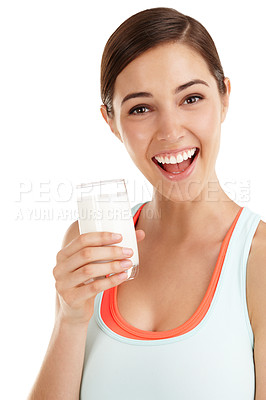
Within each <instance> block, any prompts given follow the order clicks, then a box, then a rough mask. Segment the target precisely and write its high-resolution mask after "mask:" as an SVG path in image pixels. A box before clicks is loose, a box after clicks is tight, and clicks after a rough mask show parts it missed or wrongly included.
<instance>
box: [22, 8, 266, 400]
mask: <svg viewBox="0 0 266 400" xmlns="http://www.w3.org/2000/svg"><path fill="white" fill-rule="evenodd" d="M101 68H102V69H101V93H102V101H103V105H102V106H101V113H102V115H103V117H104V119H105V121H106V122H107V123H108V125H109V126H110V128H111V130H112V132H113V133H114V134H115V135H116V136H117V137H118V139H119V140H121V142H122V143H123V144H124V145H125V147H126V149H127V151H128V153H129V155H130V157H131V158H132V160H133V161H134V163H135V164H136V166H137V167H138V168H139V170H140V171H141V172H142V173H143V175H144V176H145V177H146V178H147V179H148V180H149V182H150V183H151V184H152V185H153V187H154V193H153V198H152V200H151V201H150V202H147V203H144V204H139V205H137V206H136V207H134V209H133V210H132V212H133V215H134V222H135V229H136V237H137V240H138V246H139V255H140V272H139V275H138V277H137V279H134V280H131V281H127V282H126V281H125V280H126V276H125V275H126V274H125V273H123V272H122V271H124V269H127V268H130V266H131V263H130V261H129V258H130V256H131V255H132V251H130V250H128V251H125V252H123V249H122V248H121V247H120V246H119V242H120V241H121V237H120V238H119V237H113V236H112V233H107V232H105V233H89V234H83V235H79V230H78V224H77V222H75V223H73V224H72V225H71V226H70V228H69V229H68V231H67V232H66V235H65V238H64V241H63V247H62V249H61V250H60V251H59V253H58V255H57V264H56V266H55V268H54V271H53V272H54V277H55V280H56V290H57V311H56V321H55V327H54V331H53V333H52V337H51V341H50V344H49V348H48V350H47V354H46V357H45V360H44V362H43V365H42V368H41V371H40V373H39V376H38V378H37V380H36V383H35V385H34V388H33V389H32V393H31V395H30V397H29V398H30V399H44V398H47V399H48V398H49V399H64V400H68V399H71V400H73V399H78V398H80V399H82V400H85V399H90V400H93V399H97V400H102V399H107V398H108V399H127V400H129V399H134V400H135V399H137V400H140V399H145V400H147V399H162V398H164V399H172V398H173V399H182V400H185V399H193V400H194V399H204V400H208V399H212V400H213V399H215V400H220V399H221V400H225V399H226V400H231V399H232V400H236V399H239V400H251V399H254V398H255V399H256V400H263V399H265V398H266V313H265V312H264V310H265V306H266V290H265V288H266V268H265V265H266V252H265V238H266V224H265V223H264V222H263V221H261V218H260V216H259V215H257V214H255V213H253V212H252V211H251V210H249V209H248V208H246V207H240V206H239V205H238V204H237V203H235V202H233V201H232V200H231V199H230V198H229V197H228V196H227V195H226V193H225V192H224V191H223V189H222V188H221V186H220V184H219V181H218V178H217V176H216V172H215V162H216V158H217V154H218V151H219V144H220V134H221V124H222V122H223V121H224V119H225V117H226V113H227V110H228V104H229V95H230V81H229V79H228V78H225V77H224V73H223V69H222V66H221V63H220V60H219V56H218V54H217V51H216V48H215V45H214V43H213V41H212V39H211V37H210V36H209V34H208V32H207V31H206V30H205V28H204V27H203V26H202V25H201V24H200V23H199V22H198V21H196V20H194V19H193V18H190V17H188V16H185V15H183V14H180V13H179V12H177V11H176V10H173V9H168V8H155V9H150V10H145V11H143V12H140V13H138V14H136V15H134V16H132V17H131V18H129V19H128V20H127V21H125V22H124V23H123V24H122V25H121V26H120V27H119V28H118V29H117V30H116V31H115V32H114V34H113V35H112V36H111V37H110V39H109V40H108V42H107V44H106V47H105V49H104V53H103V58H102V67H101ZM229 162H230V160H229ZM151 216H152V217H151ZM143 239H144V240H143ZM111 244H116V245H117V246H108V245H111ZM126 250H127V249H126ZM110 259H112V260H114V261H112V262H107V263H104V264H101V265H99V264H98V265H97V264H95V262H97V261H101V260H110ZM112 272H116V273H117V274H116V275H113V276H111V277H108V278H105V279H98V280H95V281H94V282H91V283H88V284H86V285H84V282H86V281H88V279H90V278H95V277H98V276H102V275H108V274H110V273H112ZM79 396H80V397H79Z"/></svg>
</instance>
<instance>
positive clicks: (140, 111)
mask: <svg viewBox="0 0 266 400" xmlns="http://www.w3.org/2000/svg"><path fill="white" fill-rule="evenodd" d="M148 111H149V108H148V107H146V106H137V107H134V108H132V109H131V110H130V111H129V114H133V115H137V114H145V113H147V112H148Z"/></svg>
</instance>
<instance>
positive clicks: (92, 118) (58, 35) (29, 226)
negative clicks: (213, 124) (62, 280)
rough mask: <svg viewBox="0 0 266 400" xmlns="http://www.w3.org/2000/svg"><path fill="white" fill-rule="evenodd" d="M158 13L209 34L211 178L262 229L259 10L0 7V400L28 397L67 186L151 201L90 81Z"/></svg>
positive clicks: (132, 5)
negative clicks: (120, 184)
mask: <svg viewBox="0 0 266 400" xmlns="http://www.w3.org/2000/svg"><path fill="white" fill-rule="evenodd" d="M156 6H166V7H173V8H176V9H177V10H179V11H181V12H183V13H185V14H188V15H190V16H192V17H194V18H196V19H198V20H199V21H200V22H201V23H202V24H203V25H204V26H205V27H206V28H207V30H208V31H209V32H210V34H211V35H212V37H213V39H214V41H215V43H216V46H217V48H218V52H219V55H220V58H221V61H222V65H223V68H224V71H225V75H226V76H229V77H230V79H231V84H232V94H231V103H230V110H229V113H228V115H227V119H226V121H225V122H224V124H223V126H222V139H221V148H220V154H219V157H218V160H217V168H216V170H217V174H218V177H219V179H220V182H221V185H222V186H224V188H225V190H226V191H227V193H228V195H229V196H230V197H231V198H232V199H233V200H234V201H236V202H237V203H238V204H239V205H241V206H248V207H249V208H251V209H252V210H253V211H255V212H257V213H259V214H260V215H261V216H262V219H264V220H265V219H266V202H265V200H266V189H265V172H266V169H265V137H266V128H265V91H266V83H265V78H264V76H265V70H266V63H265V56H264V49H265V20H264V17H265V9H264V5H263V2H262V1H260V0H253V1H252V3H251V2H250V1H243V0H242V1H231V0H230V1H222V2H218V3H217V2H215V1H213V0H205V1H204V0H201V1H198V0H190V1H184V0H183V1H178V0H175V1H170V0H169V1H163V0H162V1H154V0H153V1H151V0H146V1H145V2H143V1H140V0H135V1H133V2H126V1H124V2H116V1H98V2H97V1H96V2H90V1H88V0H87V1H79V0H76V1H68V0H64V1H59V0H52V1H51V0H46V1H38V0H32V1H29V0H24V1H12V0H6V1H2V2H1V6H0V40H1V44H0V57H1V62H0V80H1V82H0V83H1V86H0V96H1V105H0V106H1V118H0V124H1V192H2V194H1V204H2V206H1V222H2V224H1V225H2V235H1V244H2V246H1V261H2V263H1V264H2V265H1V290H0V294H1V342H0V344H1V349H0V350H1V351H0V354H1V363H2V364H3V369H2V371H4V375H5V376H3V374H2V383H1V388H0V392H1V393H0V398H1V399H5V400H8V399H12V400H13V399H14V400H18V399H25V398H26V396H27V394H28V392H29V390H30V388H31V386H32V384H33V382H34V380H35V377H36V375H37V373H38V371H39V368H40V366H41V362H42V360H43V357H44V354H45V352H46V348H47V345H48V342H49V338H50V334H51V331H52V327H53V322H54V302H55V290H54V279H53V276H52V269H53V267H54V265H55V256H56V253H57V252H58V251H59V249H60V246H61V242H62V238H63V235H64V232H65V230H66V229H67V227H68V226H69V225H70V224H71V223H72V222H73V221H74V220H75V219H76V216H75V212H76V208H75V207H76V205H75V198H74V196H73V195H72V189H73V187H74V185H75V184H77V183H80V182H86V181H90V180H96V179H108V178H123V177H124V178H125V179H126V180H127V182H128V185H129V189H130V199H131V202H132V206H133V205H134V204H136V203H138V202H140V201H146V200H149V199H150V198H151V193H152V192H151V187H150V185H149V184H148V183H147V182H146V180H145V178H143V177H142V175H141V173H140V172H139V171H138V170H137V168H136V167H135V166H134V164H133V163H132V161H131V159H130V157H129V156H128V154H127V152H126V150H125V149H124V148H123V145H122V144H121V143H120V142H119V141H118V140H117V139H116V138H115V137H114V136H113V135H112V133H111V132H110V131H109V128H108V126H107V125H106V124H105V122H104V121H103V119H102V117H101V114H100V111H99V107H100V104H101V100H100V89H99V76H100V61H101V54H102V51H103V48H104V45H105V42H106V41H107V39H108V37H109V36H110V35H111V34H112V32H113V31H114V30H115V29H116V28H117V27H118V25H120V23H122V21H123V20H124V19H126V18H128V17H129V16H130V15H132V14H134V13H136V12H138V11H141V10H143V9H145V8H150V7H156ZM134 185H135V186H134ZM21 192H23V193H21Z"/></svg>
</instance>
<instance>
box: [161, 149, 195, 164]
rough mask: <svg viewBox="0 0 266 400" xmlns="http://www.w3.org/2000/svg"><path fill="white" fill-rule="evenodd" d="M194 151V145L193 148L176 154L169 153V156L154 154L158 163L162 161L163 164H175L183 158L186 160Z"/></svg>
mask: <svg viewBox="0 0 266 400" xmlns="http://www.w3.org/2000/svg"><path fill="white" fill-rule="evenodd" d="M195 151H196V147H194V148H193V149H190V150H187V151H183V152H181V153H179V154H177V155H171V156H170V157H168V156H156V157H155V159H156V160H157V161H158V162H159V163H163V164H165V163H166V164H177V163H181V162H182V161H184V160H187V159H188V158H191V157H192V156H193V155H194V154H195Z"/></svg>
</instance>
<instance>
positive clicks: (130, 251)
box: [122, 247, 133, 256]
mask: <svg viewBox="0 0 266 400" xmlns="http://www.w3.org/2000/svg"><path fill="white" fill-rule="evenodd" d="M122 252H123V254H124V255H125V256H131V255H132V254H133V250H132V249H129V248H127V247H123V248H122Z"/></svg>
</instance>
